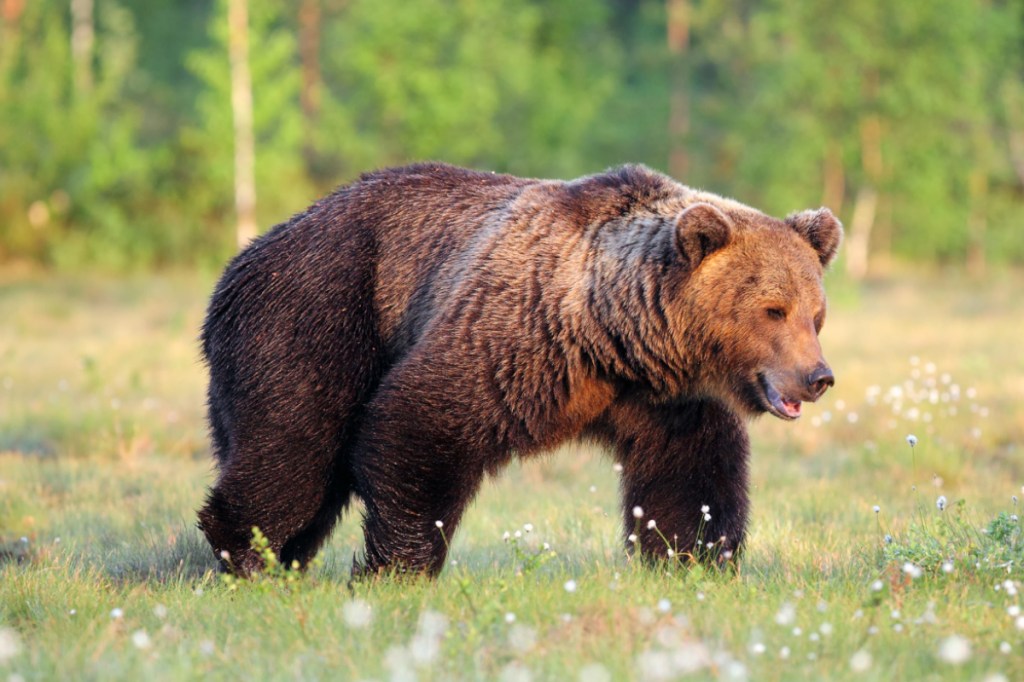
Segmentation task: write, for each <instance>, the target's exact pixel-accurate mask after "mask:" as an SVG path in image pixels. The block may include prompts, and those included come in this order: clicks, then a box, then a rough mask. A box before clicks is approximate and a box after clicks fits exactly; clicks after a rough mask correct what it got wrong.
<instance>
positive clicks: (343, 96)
mask: <svg viewBox="0 0 1024 682" xmlns="http://www.w3.org/2000/svg"><path fill="white" fill-rule="evenodd" d="M310 2H312V4H314V5H316V7H317V8H318V11H319V16H320V21H319V23H318V25H317V27H316V28H317V30H318V34H317V45H318V49H317V50H316V51H315V53H314V57H315V60H314V64H315V68H314V69H313V70H312V71H308V72H307V71H305V70H304V69H305V68H307V67H309V65H308V64H306V65H304V62H303V59H301V58H300V53H302V52H303V49H302V48H303V40H305V39H306V38H305V37H304V34H303V33H302V32H301V31H300V21H299V11H300V6H301V5H304V4H309V3H310ZM248 4H249V14H250V33H251V35H250V44H251V51H250V62H251V71H252V78H253V99H254V107H255V112H254V114H255V128H256V185H257V210H258V216H259V222H260V224H261V225H262V226H263V227H264V228H267V227H269V226H270V225H273V224H274V223H277V222H279V221H282V220H285V219H286V218H287V217H288V216H289V215H290V214H292V213H294V212H296V211H298V210H301V209H302V208H304V207H305V206H306V205H308V203H309V202H310V201H312V200H313V199H314V198H315V197H316V196H318V195H320V194H322V193H324V192H326V191H328V190H329V189H330V188H331V187H333V186H336V185H337V184H339V183H341V182H345V181H348V180H351V179H352V178H354V177H356V176H357V175H358V174H359V173H361V172H363V171H365V170H368V169H372V168H375V167H380V166H384V165H392V164H399V163H405V162H408V161H414V160H426V159H438V160H444V161H450V162H453V163H460V164H466V165H471V166H476V167H480V168H487V169H493V170H498V171H510V172H515V173H520V174H527V175H536V176H546V177H571V176H575V175H579V174H583V173H589V172H594V171H598V170H601V169H602V168H604V167H607V166H610V165H615V164H619V163H623V162H628V161H640V162H644V163H648V164H650V165H652V166H654V167H657V168H663V169H664V168H666V165H667V162H668V158H669V150H670V149H671V148H672V147H673V146H675V145H678V144H683V145H685V150H686V153H687V156H688V157H689V159H690V163H689V168H690V170H689V176H688V177H686V178H680V179H681V180H682V181H684V182H686V183H687V184H690V185H694V186H701V187H706V188H708V189H711V190H713V191H717V192H720V193H723V194H727V195H732V196H736V197H738V198H739V199H741V200H743V201H746V202H747V203H751V204H754V205H757V206H759V207H763V208H764V209H766V210H768V211H770V212H773V213H776V214H781V213H786V212H788V211H791V210H794V209H797V208H803V207H806V206H811V205H815V204H817V203H820V202H821V201H823V198H824V199H827V200H828V201H829V202H830V203H832V204H833V208H834V209H836V210H837V211H838V212H839V213H840V215H841V217H842V218H843V219H845V220H846V221H848V222H849V220H850V219H851V218H852V215H853V206H854V203H855V199H856V197H857V195H858V192H860V191H861V190H862V189H863V188H864V187H867V186H870V187H872V188H874V189H875V190H877V193H878V196H879V203H878V209H877V216H876V219H875V224H876V229H875V231H874V235H873V237H872V240H873V248H874V250H876V251H878V252H881V253H886V254H894V255H897V256H900V257H902V258H904V259H907V260H915V261H923V262H932V263H962V262H964V261H965V259H967V257H968V254H969V253H972V252H973V253H975V254H977V253H983V254H985V255H987V257H988V258H989V260H991V261H994V262H999V261H1002V262H1009V263H1022V262H1024V238H1022V237H1021V231H1020V229H1019V224H1020V217H1021V215H1022V213H1024V142H1021V140H1024V114H1022V113H1021V112H1022V111H1024V106H1022V103H1024V95H1022V94H1021V93H1022V92H1024V49H1022V48H1021V46H1022V45H1024V6H1022V5H1021V3H1003V2H997V3H980V2H977V1H976V0H939V1H937V2H907V3H897V4H893V3H887V2H882V0H865V1H864V2H855V3H845V4H842V3H841V4H834V3H832V4H830V3H822V2H820V1H819V0H786V1H782V0H774V1H772V2H764V3H750V2H747V1H746V0H722V1H716V2H709V1H705V0H690V1H689V2H688V5H689V8H690V12H689V15H688V16H689V36H690V40H689V44H688V48H687V51H686V53H685V54H684V55H675V56H673V55H670V54H669V53H668V49H667V47H666V40H665V34H666V2H665V0H636V1H634V2H617V1H613V0H585V1H584V2H575V3H569V2H561V3H550V2H542V1H541V0H511V1H509V2H472V1H469V0H459V1H458V2H450V1H448V0H423V1H422V2H414V3H410V2H402V1H401V0H349V1H347V2H333V1H328V0H306V1H305V2H304V3H284V2H281V1H280V0H249V3H248ZM11 7H12V8H15V9H11V10H8V12H9V14H10V16H8V18H7V19H5V20H0V260H7V259H13V258H28V259H31V260H35V261H38V262H42V263H47V264H52V265H56V266H61V267H72V266H76V265H84V264H93V265H100V266H102V267H107V268H112V269H119V270H124V269H131V268H141V267H147V266H150V265H155V264H166V263H204V264H205V263H219V262H220V261H221V260H223V258H225V257H226V256H227V255H228V254H229V253H230V252H231V250H232V249H233V248H234V246H233V241H234V240H233V230H232V223H233V213H234V202H233V187H232V179H233V172H234V170H233V134H232V133H233V131H232V113H231V101H230V87H229V68H228V57H227V32H228V29H227V21H226V1H225V0H217V2H214V3H204V2H196V1H191V2H184V3H181V2H173V1H172V0H150V1H145V2H144V1H143V0H98V1H97V2H96V3H95V17H94V19H95V21H94V23H95V36H96V39H95V47H94V54H93V55H92V59H91V60H90V63H89V66H90V67H91V69H92V73H93V81H94V84H93V86H92V87H91V88H88V89H85V90H83V91H79V90H76V87H75V86H74V80H75V79H74V77H73V74H74V72H75V65H74V64H73V63H72V61H73V56H72V53H71V49H70V42H71V37H70V30H69V16H68V15H69V12H68V2H67V0H36V1H33V2H29V3H12V5H11ZM18 8H21V9H18ZM307 47H308V46H307ZM311 51H313V47H308V50H307V56H308V53H310V52H311ZM680 72H684V73H685V76H686V78H685V79H682V80H681V79H679V78H677V77H676V76H677V75H678V74H679V73H680ZM680 83H683V85H682V86H680V85H679V84H680ZM679 88H682V90H681V91H679ZM673 89H676V90H677V91H675V92H674V90H673ZM304 90H307V91H308V92H312V91H313V90H315V91H316V92H317V93H318V95H317V98H316V99H317V102H318V104H317V105H316V106H314V107H311V108H310V109H309V110H308V111H305V110H303V108H302V106H300V100H301V98H302V93H303V92H304ZM677 95H685V99H686V100H687V101H688V102H689V106H688V108H689V121H690V123H689V132H688V133H687V134H686V135H685V139H682V140H671V139H669V134H668V118H669V101H670V99H671V98H672V97H674V96H677ZM875 124H877V126H878V128H877V130H878V134H879V139H878V142H877V149H874V148H873V147H872V145H873V144H874V143H866V142H865V138H864V130H865V126H868V127H870V126H871V125H875ZM876 157H877V158H876ZM879 159H880V161H879ZM829 183H831V184H829ZM826 185H828V188H826Z"/></svg>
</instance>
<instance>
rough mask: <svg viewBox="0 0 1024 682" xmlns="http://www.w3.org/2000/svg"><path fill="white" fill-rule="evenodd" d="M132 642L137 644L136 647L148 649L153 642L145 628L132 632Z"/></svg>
mask: <svg viewBox="0 0 1024 682" xmlns="http://www.w3.org/2000/svg"><path fill="white" fill-rule="evenodd" d="M132 644H134V645H135V648H136V649H148V648H149V647H150V646H151V645H152V642H151V641H150V639H149V634H147V633H146V631H145V630H136V631H135V632H133V633H132Z"/></svg>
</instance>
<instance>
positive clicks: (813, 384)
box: [807, 362, 836, 402]
mask: <svg viewBox="0 0 1024 682" xmlns="http://www.w3.org/2000/svg"><path fill="white" fill-rule="evenodd" d="M835 385H836V377H835V375H834V374H832V369H831V368H830V367H829V366H828V365H826V364H825V363H824V362H823V363H821V364H820V365H818V366H817V367H815V368H814V371H813V372H811V373H810V374H808V375H807V389H808V390H809V391H810V394H811V397H810V398H808V400H810V401H811V402H814V401H815V400H817V399H818V398H820V397H821V396H822V394H823V393H824V392H825V391H827V390H828V388H829V387H830V386H835Z"/></svg>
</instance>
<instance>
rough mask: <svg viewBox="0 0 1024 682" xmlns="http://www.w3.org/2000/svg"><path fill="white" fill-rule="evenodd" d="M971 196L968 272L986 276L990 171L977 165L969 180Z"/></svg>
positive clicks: (968, 231)
mask: <svg viewBox="0 0 1024 682" xmlns="http://www.w3.org/2000/svg"><path fill="white" fill-rule="evenodd" d="M967 184H968V194H969V196H970V198H971V212H970V215H969V216H968V218H967V272H968V274H970V275H971V276H973V277H979V278H980V277H984V276H985V270H986V265H987V264H986V262H985V232H986V231H987V230H988V214H987V211H986V210H985V209H986V206H987V201H988V173H986V172H985V169H984V168H981V167H980V166H975V168H974V169H973V170H971V175H970V177H969V178H968V180H967Z"/></svg>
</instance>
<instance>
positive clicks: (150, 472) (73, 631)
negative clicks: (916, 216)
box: [0, 273, 1024, 682]
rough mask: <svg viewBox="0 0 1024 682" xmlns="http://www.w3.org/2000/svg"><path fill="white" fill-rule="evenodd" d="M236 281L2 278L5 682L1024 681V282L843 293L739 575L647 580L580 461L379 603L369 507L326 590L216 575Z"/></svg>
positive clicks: (934, 278) (543, 462) (579, 453)
mask: <svg viewBox="0 0 1024 682" xmlns="http://www.w3.org/2000/svg"><path fill="white" fill-rule="evenodd" d="M211 285H212V277H211V276H209V275H184V274H178V275H167V276H158V277H148V278H130V279H120V280H114V279H104V278H99V277H67V278H52V277H47V276H43V275H39V274H32V273H21V274H15V273H6V274H2V275H0V320H2V323H0V680H4V679H7V680H12V681H13V680H37V679H39V680H42V679H46V680H65V679H97V680H110V679H132V680H136V679H150V680H153V679H195V678H199V677H203V678H205V679H352V680H369V679H377V680H414V679H416V680H449V679H460V680H474V679H496V680H506V681H512V680H528V679H534V680H548V679H550V680H582V681H584V682H600V681H602V680H625V679H639V680H666V679H677V678H681V677H687V679H690V678H691V677H692V678H694V679H706V678H711V679H752V680H793V679H837V680H845V679H850V680H929V679H935V680H940V679H941V680H946V679H964V680H986V679H988V680H1000V679H1005V680H1020V679H1024V615H1022V613H1021V606H1020V604H1021V597H1020V596H1019V594H1018V592H1019V590H1021V589H1022V588H1024V585H1022V584H1021V582H1020V578H1021V572H1022V566H1021V563H1022V561H1024V540H1022V537H1021V525H1020V522H1019V521H1018V520H1017V517H1016V514H1017V513H1020V512H1019V511H1018V507H1019V505H1018V504H1017V501H1016V499H1017V498H1018V497H1019V498H1022V499H1024V490H1022V487H1021V486H1022V485H1024V450H1022V446H1024V350H1022V347H1021V343H1022V340H1021V339H1022V337H1021V330H1022V327H1021V324H1022V320H1024V295H1022V294H1024V279H1021V277H1020V276H1017V275H1002V276H999V277H998V278H996V279H995V280H993V281H990V282H987V283H985V284H976V283H970V282H967V281H964V280H962V279H960V278H959V277H957V276H955V275H938V274H932V275H929V276H918V275H913V274H910V275H906V276H904V277H901V278H899V279H895V280H892V281H886V282H879V283H874V284H871V285H867V286H864V287H854V286H852V285H849V284H846V283H844V282H842V281H833V282H831V294H832V309H831V312H830V319H829V321H828V323H827V324H826V326H825V331H824V334H823V338H822V341H823V345H824V347H825V351H826V354H827V356H828V357H829V359H830V360H831V362H832V364H833V367H834V369H835V371H836V375H837V377H838V382H837V385H836V387H835V388H834V389H833V390H832V391H830V392H829V393H828V394H827V396H826V398H825V399H823V401H822V402H821V403H819V404H818V405H814V406H808V408H807V409H806V412H805V416H804V417H803V418H802V419H801V420H799V421H798V422H796V423H794V424H783V423H780V422H778V421H774V420H771V419H770V418H764V419H760V420H758V421H757V422H755V423H753V424H752V425H751V432H752V436H753V440H754V449H755V455H754V458H753V481H754V488H753V518H752V524H751V533H750V538H749V545H748V551H747V554H746V557H745V559H744V561H743V562H742V564H741V567H740V569H739V572H738V573H724V574H719V573H717V572H705V571H703V570H700V569H687V568H685V567H683V566H662V567H656V568H651V567H644V566H641V565H638V564H636V563H633V562H631V561H630V560H629V559H628V557H627V555H626V553H625V552H624V550H623V544H622V540H621V531H620V528H619V521H618V519H619V512H618V511H617V499H616V492H617V490H616V489H617V480H616V478H617V474H616V473H615V472H614V471H613V468H612V463H611V461H610V460H609V459H608V458H607V457H604V456H603V455H601V453H599V452H595V451H592V450H590V449H587V448H582V447H576V448H567V449H565V450H563V451H562V452H559V453H556V454H555V455H554V456H550V457H543V458H539V459H536V460H534V461H531V462H528V463H526V464H524V465H516V466H513V467H511V468H510V469H509V470H508V471H507V472H506V473H505V475H503V476H502V477H501V478H499V479H497V480H495V481H492V482H490V483H489V484H488V485H487V487H486V489H485V491H484V492H483V494H482V495H481V496H480V497H479V498H478V500H477V502H476V504H475V505H474V506H473V507H472V508H471V510H470V511H469V513H468V514H467V517H466V520H465V523H464V525H463V527H462V528H461V529H460V532H459V533H458V535H457V537H456V538H454V541H453V546H452V553H451V559H452V561H451V564H450V565H449V566H447V567H446V569H445V571H444V573H443V574H442V575H441V577H440V579H439V580H437V581H436V582H414V583H395V582H383V583H361V584H356V585H354V586H351V587H350V586H349V585H348V573H349V568H350V565H351V558H352V554H353V552H354V551H356V550H358V548H359V539H360V533H359V528H358V512H357V511H356V512H354V513H353V512H350V513H349V514H348V515H347V517H346V519H345V521H344V523H343V524H342V525H341V526H340V527H339V529H338V531H337V532H336V533H335V535H334V537H333V539H332V541H331V543H330V545H329V547H328V548H327V550H326V551H325V552H323V554H322V562H320V563H319V565H317V566H316V567H314V568H313V569H311V570H310V571H309V572H308V573H306V574H303V575H296V574H294V573H290V572H288V571H284V570H277V571H272V572H271V574H270V575H267V576H265V577H263V578H260V579H257V580H254V581H251V582H245V583H237V582H233V581H229V580H225V579H223V578H222V577H220V576H218V575H216V574H215V573H214V572H213V568H214V562H213V558H212V556H211V555H210V553H209V550H208V548H207V546H206V545H205V543H204V542H203V540H202V538H201V536H200V535H199V533H198V531H197V530H196V529H195V524H194V518H195V517H194V510H195V509H196V508H197V507H198V506H199V504H200V502H201V499H202V496H203V494H204V488H205V486H206V485H207V484H208V483H209V482H210V480H211V463H210V460H209V451H208V444H207V438H206V431H205V426H204V423H203V386H204V371H203V368H202V366H201V364H200V363H199V362H198V360H197V344H196V340H195V338H196V334H197V328H198V325H199V321H200V319H201V316H202V311H203V305H204V301H205V297H206V295H207V293H208V291H209V290H210V288H211ZM909 434H913V435H914V436H916V446H915V447H913V448H911V446H910V445H909V444H908V442H907V436H908V435H909ZM940 496H941V500H940ZM1014 496H1016V497H1014ZM942 501H944V504H942ZM875 505H877V510H876V508H875ZM940 506H942V507H944V508H943V509H941V510H940V509H939V507H940ZM506 532H508V533H509V534H510V536H509V537H508V538H507V539H505V535H504V534H505V533H506Z"/></svg>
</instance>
